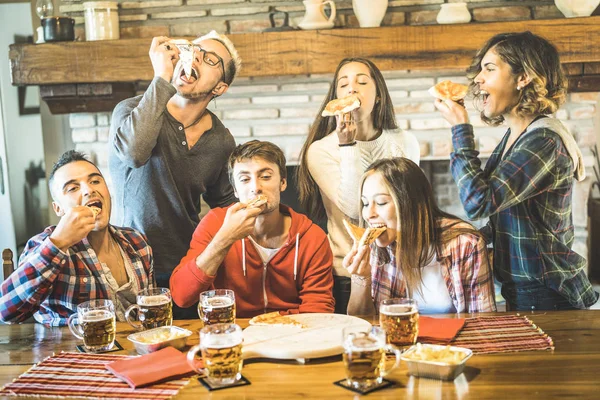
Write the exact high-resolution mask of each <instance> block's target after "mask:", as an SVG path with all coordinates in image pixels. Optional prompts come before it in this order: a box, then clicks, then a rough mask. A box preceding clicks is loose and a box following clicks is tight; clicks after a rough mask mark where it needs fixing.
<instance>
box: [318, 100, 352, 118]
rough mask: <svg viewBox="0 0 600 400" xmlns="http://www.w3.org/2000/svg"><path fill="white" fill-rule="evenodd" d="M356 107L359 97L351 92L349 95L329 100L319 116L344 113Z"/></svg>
mask: <svg viewBox="0 0 600 400" xmlns="http://www.w3.org/2000/svg"><path fill="white" fill-rule="evenodd" d="M358 108H360V99H359V98H358V96H357V95H355V94H351V95H350V96H347V97H343V98H341V99H333V100H331V101H330V102H329V103H327V105H326V106H325V109H324V110H323V112H322V113H321V116H323V117H333V116H335V115H346V114H348V113H350V112H351V111H354V110H356V109H358Z"/></svg>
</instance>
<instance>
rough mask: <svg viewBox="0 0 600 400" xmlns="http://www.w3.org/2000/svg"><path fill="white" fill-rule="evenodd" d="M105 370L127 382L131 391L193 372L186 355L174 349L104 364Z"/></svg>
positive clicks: (168, 348)
mask: <svg viewBox="0 0 600 400" xmlns="http://www.w3.org/2000/svg"><path fill="white" fill-rule="evenodd" d="M106 369H108V370H109V371H110V372H112V373H113V374H114V375H115V376H116V377H117V378H119V379H122V380H123V381H125V382H127V383H128V384H129V386H131V387H132V388H133V389H135V388H137V387H140V386H144V385H148V384H151V383H156V382H162V381H166V380H171V378H172V379H177V378H180V377H182V376H184V375H188V374H191V373H193V372H194V370H193V369H192V368H191V367H190V366H189V364H188V362H187V359H186V354H184V353H182V352H180V351H179V350H177V349H176V348H174V347H165V348H164V349H161V350H159V351H157V352H154V353H150V354H146V355H143V356H141V357H135V358H132V359H129V360H122V361H115V362H112V363H110V364H106Z"/></svg>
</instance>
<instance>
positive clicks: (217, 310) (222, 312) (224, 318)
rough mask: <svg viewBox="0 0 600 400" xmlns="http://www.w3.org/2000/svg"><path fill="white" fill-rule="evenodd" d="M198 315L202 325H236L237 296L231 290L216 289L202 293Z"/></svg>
mask: <svg viewBox="0 0 600 400" xmlns="http://www.w3.org/2000/svg"><path fill="white" fill-rule="evenodd" d="M198 315H199V316H200V320H201V321H202V323H203V324H204V325H205V326H206V325H213V324H234V323H235V294H234V293H233V290H229V289H215V290H208V291H206V292H202V293H200V301H199V302H198Z"/></svg>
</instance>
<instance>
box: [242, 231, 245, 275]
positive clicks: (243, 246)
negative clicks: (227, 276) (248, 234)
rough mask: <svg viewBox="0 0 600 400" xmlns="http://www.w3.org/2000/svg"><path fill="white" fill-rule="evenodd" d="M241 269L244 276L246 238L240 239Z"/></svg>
mask: <svg viewBox="0 0 600 400" xmlns="http://www.w3.org/2000/svg"><path fill="white" fill-rule="evenodd" d="M242 269H243V270H244V276H246V239H245V238H244V239H242Z"/></svg>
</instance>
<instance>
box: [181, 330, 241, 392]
mask: <svg viewBox="0 0 600 400" xmlns="http://www.w3.org/2000/svg"><path fill="white" fill-rule="evenodd" d="M242 341H243V336H242V328H240V327H239V325H236V324H214V325H207V326H205V327H204V328H202V329H201V330H200V344H197V345H196V346H194V347H192V348H191V349H190V351H188V354H187V360H188V364H189V365H190V366H191V367H192V368H193V369H194V370H195V371H196V372H198V373H201V374H204V375H205V376H206V378H205V379H206V380H207V381H208V382H209V383H210V384H212V385H230V384H233V383H235V382H237V381H238V380H239V379H240V378H241V377H242V365H243V360H242ZM198 352H201V354H202V359H203V360H204V368H203V369H200V368H198V367H197V364H196V354H197V353H198Z"/></svg>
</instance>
